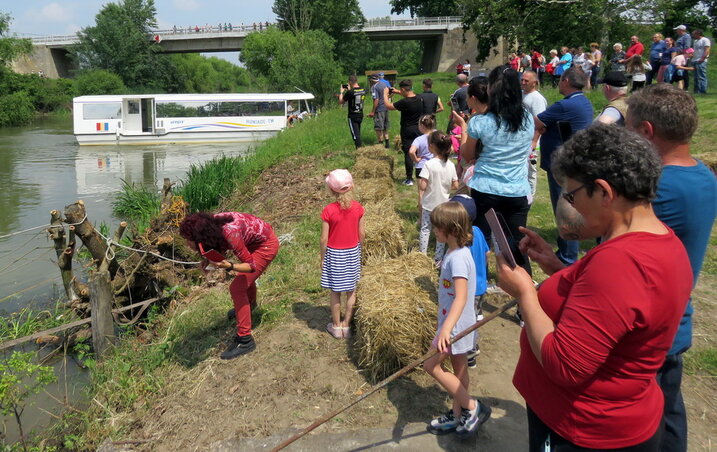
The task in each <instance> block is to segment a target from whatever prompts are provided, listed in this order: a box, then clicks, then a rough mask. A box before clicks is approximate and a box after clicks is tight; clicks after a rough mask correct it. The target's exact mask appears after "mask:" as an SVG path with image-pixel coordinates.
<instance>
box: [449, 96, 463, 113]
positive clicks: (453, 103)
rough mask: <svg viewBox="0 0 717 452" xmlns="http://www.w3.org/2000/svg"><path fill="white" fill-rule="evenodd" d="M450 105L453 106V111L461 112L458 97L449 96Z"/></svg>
mask: <svg viewBox="0 0 717 452" xmlns="http://www.w3.org/2000/svg"><path fill="white" fill-rule="evenodd" d="M451 106H452V107H453V111H455V112H456V113H460V112H461V109H460V108H458V99H456V98H455V97H451Z"/></svg>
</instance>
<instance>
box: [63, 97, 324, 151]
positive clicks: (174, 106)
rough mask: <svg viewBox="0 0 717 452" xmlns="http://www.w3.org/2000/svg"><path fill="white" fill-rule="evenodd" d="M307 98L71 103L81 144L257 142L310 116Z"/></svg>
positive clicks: (123, 99)
mask: <svg viewBox="0 0 717 452" xmlns="http://www.w3.org/2000/svg"><path fill="white" fill-rule="evenodd" d="M313 98H314V95H313V94H309V93H283V94H142V95H130V94H127V95H116V96H81V97H75V98H74V100H73V107H74V111H73V116H74V129H75V138H77V142H78V143H79V144H81V145H101V144H132V145H139V144H162V143H202V142H209V141H211V142H228V141H257V140H263V139H265V138H268V137H270V136H272V135H274V134H276V133H277V132H278V131H280V130H282V129H284V128H285V127H286V126H287V125H288V124H289V123H290V121H292V120H294V119H295V117H297V116H298V117H299V119H303V117H304V116H305V115H306V114H307V112H310V111H311V106H310V105H309V101H310V100H312V99H313Z"/></svg>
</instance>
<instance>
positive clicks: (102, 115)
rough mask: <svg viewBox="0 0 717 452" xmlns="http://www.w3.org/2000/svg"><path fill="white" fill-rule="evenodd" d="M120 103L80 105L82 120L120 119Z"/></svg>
mask: <svg viewBox="0 0 717 452" xmlns="http://www.w3.org/2000/svg"><path fill="white" fill-rule="evenodd" d="M121 118H122V102H105V103H101V104H82V119H121Z"/></svg>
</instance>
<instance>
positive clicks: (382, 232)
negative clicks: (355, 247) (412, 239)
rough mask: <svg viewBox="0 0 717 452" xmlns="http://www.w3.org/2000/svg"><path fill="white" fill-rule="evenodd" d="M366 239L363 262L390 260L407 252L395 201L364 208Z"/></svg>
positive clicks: (373, 204)
mask: <svg viewBox="0 0 717 452" xmlns="http://www.w3.org/2000/svg"><path fill="white" fill-rule="evenodd" d="M364 209H365V212H366V213H365V214H364V227H365V229H366V237H365V238H364V241H363V242H362V243H361V261H362V262H363V263H366V261H367V259H369V258H381V259H390V258H394V257H398V256H401V255H402V254H405V252H406V239H405V237H404V234H403V222H402V221H401V217H399V216H398V214H397V213H396V210H395V208H394V205H393V199H392V198H390V199H385V200H383V201H380V202H372V203H367V204H366V205H365V206H364Z"/></svg>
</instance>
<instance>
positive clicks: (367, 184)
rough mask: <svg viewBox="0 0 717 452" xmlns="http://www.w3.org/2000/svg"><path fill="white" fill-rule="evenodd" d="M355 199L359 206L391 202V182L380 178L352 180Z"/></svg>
mask: <svg viewBox="0 0 717 452" xmlns="http://www.w3.org/2000/svg"><path fill="white" fill-rule="evenodd" d="M354 184H355V185H356V198H357V199H358V201H359V202H360V203H361V204H366V203H371V202H381V201H387V200H393V181H392V180H391V179H388V178H385V177H380V178H376V179H354Z"/></svg>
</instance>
